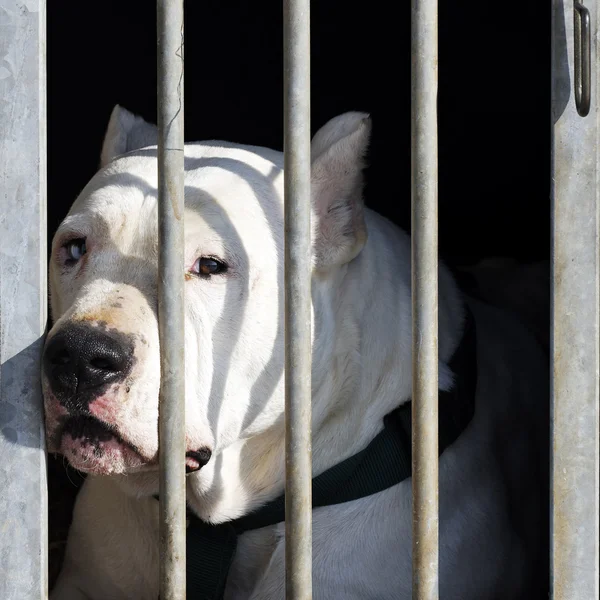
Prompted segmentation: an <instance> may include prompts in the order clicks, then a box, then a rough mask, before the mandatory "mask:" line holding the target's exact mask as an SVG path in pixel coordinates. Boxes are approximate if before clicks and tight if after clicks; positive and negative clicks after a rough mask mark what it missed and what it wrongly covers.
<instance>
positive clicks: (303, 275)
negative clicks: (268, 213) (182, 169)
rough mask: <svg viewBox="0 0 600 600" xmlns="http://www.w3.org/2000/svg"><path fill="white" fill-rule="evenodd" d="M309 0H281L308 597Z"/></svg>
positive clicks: (302, 569) (292, 491) (299, 484)
mask: <svg viewBox="0 0 600 600" xmlns="http://www.w3.org/2000/svg"><path fill="white" fill-rule="evenodd" d="M309 8H310V1H309V0H285V1H284V23H283V35H284V167H285V169H284V186H285V188H284V189H285V191H284V193H285V441H286V446H285V457H286V461H285V465H286V481H285V580H286V584H285V588H286V599H287V600H310V599H311V598H312V575H311V573H312V453H311V364H312V357H311V352H312V343H311V270H312V269H311V230H310V168H311V167H310V164H311V163H310V12H309Z"/></svg>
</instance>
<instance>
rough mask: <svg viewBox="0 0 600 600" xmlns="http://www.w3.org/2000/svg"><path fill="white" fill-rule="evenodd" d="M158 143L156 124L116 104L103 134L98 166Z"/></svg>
mask: <svg viewBox="0 0 600 600" xmlns="http://www.w3.org/2000/svg"><path fill="white" fill-rule="evenodd" d="M157 143H158V130H157V128H156V125H152V124H151V123H147V122H146V121H144V119H143V118H142V117H139V116H137V115H134V114H133V113H131V112H129V111H128V110H127V109H125V108H123V107H122V106H119V105H118V104H117V105H116V106H115V107H114V108H113V111H112V113H111V115H110V120H109V122H108V127H107V128H106V133H105V134H104V143H103V144H102V153H101V155H100V166H101V167H104V166H105V165H107V164H108V163H109V162H110V161H111V160H113V158H116V157H117V156H119V155H121V154H125V152H131V151H132V150H137V149H138V148H144V147H146V146H154V145H155V144H157Z"/></svg>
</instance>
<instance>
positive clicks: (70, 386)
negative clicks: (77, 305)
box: [44, 324, 133, 399]
mask: <svg viewBox="0 0 600 600" xmlns="http://www.w3.org/2000/svg"><path fill="white" fill-rule="evenodd" d="M132 363H133V344H132V343H131V341H130V340H129V339H128V337H127V336H125V335H124V334H122V333H119V332H113V331H107V330H102V329H100V328H99V327H92V326H91V325H87V324H72V325H67V326H65V327H64V328H63V329H62V330H61V331H59V332H58V333H57V334H56V335H55V336H54V337H53V338H52V339H51V340H50V341H49V342H48V344H47V345H46V348H45V350H44V370H45V372H46V375H47V377H48V380H49V382H50V386H51V388H52V391H53V392H54V393H55V394H56V395H57V397H58V398H59V399H62V398H61V396H65V397H67V398H72V397H73V396H75V395H79V394H80V393H81V392H89V391H91V390H98V388H100V387H102V386H104V385H106V384H109V383H112V382H115V381H118V380H119V379H123V378H124V377H125V376H126V375H127V374H128V373H129V371H130V370H131V365H132ZM98 391H99V390H98Z"/></svg>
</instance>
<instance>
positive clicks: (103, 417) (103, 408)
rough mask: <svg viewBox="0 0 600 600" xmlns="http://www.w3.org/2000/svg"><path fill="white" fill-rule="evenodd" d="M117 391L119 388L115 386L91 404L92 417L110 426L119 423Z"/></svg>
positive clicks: (89, 406)
mask: <svg viewBox="0 0 600 600" xmlns="http://www.w3.org/2000/svg"><path fill="white" fill-rule="evenodd" d="M117 391H118V387H117V386H113V387H112V388H110V389H109V390H108V391H107V392H106V393H105V394H102V396H100V397H99V398H96V399H95V400H94V401H92V402H90V403H89V405H88V410H89V412H90V414H91V415H93V416H94V417H96V418H97V419H100V421H103V422H104V423H108V424H109V425H115V424H116V422H117V410H116V409H117V406H118V403H117Z"/></svg>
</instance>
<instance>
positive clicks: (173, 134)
mask: <svg viewBox="0 0 600 600" xmlns="http://www.w3.org/2000/svg"><path fill="white" fill-rule="evenodd" d="M157 34H158V35H157V37H158V65H157V67H158V223H159V225H158V241H159V244H158V248H159V250H158V269H159V276H158V323H159V337H160V350H161V384H160V401H159V402H160V404H159V407H160V409H159V460H160V485H159V494H160V598H161V600H185V597H186V570H185V569H186V551H185V540H186V527H185V522H186V502H185V501H186V490H185V370H184V364H185V363H184V359H185V355H184V346H185V344H184V293H183V290H184V288H183V286H184V281H185V280H184V255H183V240H184V237H183V233H184V232H183V212H184V195H183V193H184V161H183V144H184V137H183V0H158V1H157Z"/></svg>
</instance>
